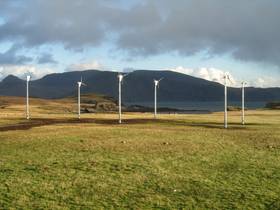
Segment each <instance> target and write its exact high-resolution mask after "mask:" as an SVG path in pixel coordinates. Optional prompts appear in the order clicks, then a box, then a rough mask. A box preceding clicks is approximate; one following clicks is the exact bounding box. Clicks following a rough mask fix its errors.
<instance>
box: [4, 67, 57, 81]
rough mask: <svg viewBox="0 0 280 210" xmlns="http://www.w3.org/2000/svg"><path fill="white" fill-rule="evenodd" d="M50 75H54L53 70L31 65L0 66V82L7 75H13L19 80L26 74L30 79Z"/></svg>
mask: <svg viewBox="0 0 280 210" xmlns="http://www.w3.org/2000/svg"><path fill="white" fill-rule="evenodd" d="M51 73H55V70H54V69H50V68H39V67H36V66H33V65H6V66H5V65H4V66H0V80H3V79H4V78H5V77H7V76H8V75H14V76H17V77H19V78H21V79H25V76H26V75H27V74H29V75H31V77H32V79H39V78H41V77H43V76H44V75H46V74H51Z"/></svg>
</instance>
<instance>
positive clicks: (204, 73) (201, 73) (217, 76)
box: [171, 66, 280, 88]
mask: <svg viewBox="0 0 280 210" xmlns="http://www.w3.org/2000/svg"><path fill="white" fill-rule="evenodd" d="M171 70H172V71H175V72H179V73H183V74H187V75H190V76H194V77H198V78H202V79H206V80H209V81H213V82H218V83H221V84H224V79H223V77H224V74H225V72H226V73H227V74H228V75H229V76H230V80H231V83H230V84H229V86H233V87H240V85H241V82H242V80H240V79H239V78H234V77H233V76H232V75H231V74H230V73H229V72H227V71H223V70H220V69H216V68H200V69H190V68H184V67H182V66H178V67H175V68H171ZM247 86H251V87H261V88H267V87H280V77H269V76H263V77H259V78H256V79H254V80H250V81H247Z"/></svg>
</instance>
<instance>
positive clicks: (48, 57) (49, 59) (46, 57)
mask: <svg viewBox="0 0 280 210" xmlns="http://www.w3.org/2000/svg"><path fill="white" fill-rule="evenodd" d="M37 62H38V63H39V64H57V61H56V60H55V59H54V58H53V55H52V54H49V53H43V54H42V55H40V56H39V57H38V59H37Z"/></svg>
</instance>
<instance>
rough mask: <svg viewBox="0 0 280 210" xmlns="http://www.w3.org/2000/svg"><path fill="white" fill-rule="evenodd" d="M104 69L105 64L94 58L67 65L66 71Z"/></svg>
mask: <svg viewBox="0 0 280 210" xmlns="http://www.w3.org/2000/svg"><path fill="white" fill-rule="evenodd" d="M90 69H95V70H103V69H104V66H103V65H102V64H101V63H100V62H99V61H97V60H92V61H90V62H86V63H76V64H71V65H70V66H68V67H67V69H66V71H84V70H90Z"/></svg>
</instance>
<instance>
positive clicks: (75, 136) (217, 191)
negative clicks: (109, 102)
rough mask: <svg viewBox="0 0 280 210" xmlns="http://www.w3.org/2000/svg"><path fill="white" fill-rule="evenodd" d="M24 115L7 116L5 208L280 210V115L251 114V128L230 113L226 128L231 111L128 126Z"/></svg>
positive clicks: (0, 190) (2, 153)
mask: <svg viewBox="0 0 280 210" xmlns="http://www.w3.org/2000/svg"><path fill="white" fill-rule="evenodd" d="M15 109H16V108H15ZM15 109H12V108H9V109H7V110H6V111H5V110H3V111H2V112H1V114H0V116H1V120H0V129H1V132H0V142H1V144H0V209H9V208H11V209H152V208H155V209H279V208H280V197H279V195H280V188H279V186H280V112H279V111H265V110H263V111H249V112H248V115H247V122H248V125H247V126H245V127H244V126H241V125H239V121H240V113H239V112H230V113H229V115H230V116H229V122H231V123H232V124H230V126H229V129H228V130H224V129H222V127H223V125H222V122H223V115H222V113H214V114H207V115H161V116H160V118H159V119H158V120H156V121H155V120H153V119H152V115H150V114H125V115H124V118H125V120H124V124H123V125H118V124H116V119H117V115H114V114H92V115H90V114H86V115H83V116H82V117H83V120H81V122H78V121H77V120H73V117H75V115H74V116H73V115H71V114H60V115H52V114H50V113H48V114H46V113H44V110H42V113H40V114H39V112H37V111H38V110H36V112H35V113H34V112H33V119H32V120H31V121H30V122H27V121H25V120H24V119H22V114H20V111H19V110H18V111H15ZM19 109H23V107H19ZM34 109H35V108H34ZM45 112H47V111H46V110H45ZM48 112H49V111H48ZM13 113H16V114H13ZM12 126H15V127H12Z"/></svg>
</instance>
